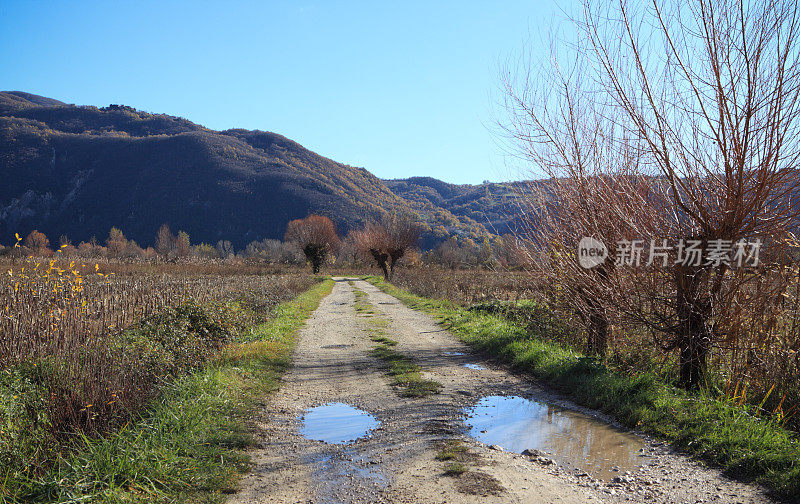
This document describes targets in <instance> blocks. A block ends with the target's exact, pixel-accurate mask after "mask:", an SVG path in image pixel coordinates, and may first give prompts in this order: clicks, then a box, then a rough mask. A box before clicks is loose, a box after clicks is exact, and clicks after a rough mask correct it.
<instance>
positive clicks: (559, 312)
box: [392, 266, 800, 430]
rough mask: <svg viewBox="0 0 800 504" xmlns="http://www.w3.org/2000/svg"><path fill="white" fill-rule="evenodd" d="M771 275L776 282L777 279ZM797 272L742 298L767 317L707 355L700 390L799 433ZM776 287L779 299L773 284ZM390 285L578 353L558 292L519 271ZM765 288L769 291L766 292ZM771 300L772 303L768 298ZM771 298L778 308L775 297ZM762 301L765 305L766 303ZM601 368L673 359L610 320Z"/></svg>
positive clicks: (569, 314)
mask: <svg viewBox="0 0 800 504" xmlns="http://www.w3.org/2000/svg"><path fill="white" fill-rule="evenodd" d="M778 275H780V276H781V278H778ZM797 275H798V273H797V270H796V269H795V270H791V269H787V270H786V271H784V272H775V273H773V274H772V276H770V277H769V278H766V279H765V280H764V282H767V283H769V285H767V286H764V285H760V284H757V283H756V284H754V285H753V286H752V287H750V290H749V291H746V292H745V293H744V294H743V295H747V296H751V297H752V296H761V297H763V298H764V303H762V305H763V306H769V309H768V310H766V309H765V310H764V311H763V312H759V313H750V314H747V313H742V314H740V316H741V320H740V321H739V322H741V324H742V325H743V326H744V327H746V328H747V330H743V331H738V333H737V335H736V338H735V339H731V338H729V339H723V340H721V341H719V342H718V343H717V344H716V345H715V347H714V348H713V350H712V352H711V355H710V358H709V365H710V373H709V378H708V383H707V384H706V385H707V389H709V390H710V391H711V392H712V394H713V395H715V396H718V397H722V398H724V399H725V400H727V401H729V402H731V403H733V404H736V405H751V406H754V407H758V408H759V412H760V414H762V415H765V416H767V417H769V418H774V419H776V420H777V421H779V422H780V423H781V424H782V425H784V426H786V427H789V428H792V429H794V430H798V429H800V387H799V386H798V384H800V323H798V321H800V290H798V282H797V278H798V277H797ZM775 282H780V283H781V286H782V287H781V289H778V290H779V291H780V293H779V294H777V295H776V294H774V292H775V290H776V288H775V287H774V285H773V284H775ZM392 283H394V284H396V285H398V286H400V287H402V288H404V289H406V290H408V291H409V292H412V293H414V294H417V295H419V296H424V297H427V298H433V299H446V300H448V301H451V302H453V303H456V304H459V305H461V306H466V307H469V308H471V309H473V310H476V311H479V312H483V313H495V314H501V315H504V316H505V317H506V318H509V319H512V320H513V321H514V322H516V323H520V324H522V325H523V326H524V327H526V328H527V330H528V332H529V333H530V334H531V335H535V336H536V337H537V338H538V339H542V340H547V341H554V342H557V343H559V344H561V345H564V346H566V347H568V348H572V349H575V350H578V351H583V350H584V346H585V343H586V334H585V331H584V329H583V324H581V321H580V320H579V315H578V314H577V313H576V312H575V311H574V310H572V309H571V308H570V306H571V305H570V303H568V302H566V300H564V299H562V298H561V296H563V295H564V294H563V292H562V290H561V288H560V286H559V285H553V284H550V283H546V282H543V281H541V279H538V278H536V277H535V276H534V275H531V274H529V273H526V272H524V271H497V272H495V271H489V270H482V269H480V270H449V269H446V268H441V267H435V266H422V267H415V268H408V269H401V270H398V271H397V274H396V275H395V277H394V279H393V280H392ZM767 287H769V288H767ZM770 296H771V298H770ZM776 297H778V298H779V299H778V301H777V302H776V301H775V298H776ZM768 298H769V299H768ZM611 329H612V330H611V332H612V339H611V342H610V346H609V354H608V356H607V357H606V361H607V363H609V364H611V365H613V366H614V368H615V369H617V370H620V371H623V372H625V373H628V374H630V375H636V374H641V373H655V374H657V375H659V376H660V377H662V378H663V379H665V380H667V381H671V380H672V379H673V377H674V376H676V374H677V372H676V367H677V355H676V353H675V352H664V351H663V350H662V348H661V347H660V346H659V344H658V342H659V335H658V334H656V333H654V332H653V331H652V330H650V329H648V328H646V327H643V326H641V325H637V324H635V323H632V322H631V321H612V328H611Z"/></svg>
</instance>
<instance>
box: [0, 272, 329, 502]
mask: <svg viewBox="0 0 800 504" xmlns="http://www.w3.org/2000/svg"><path fill="white" fill-rule="evenodd" d="M332 288H333V281H332V280H325V281H323V282H320V283H318V284H316V285H315V286H313V287H312V288H311V289H309V290H307V291H306V292H304V293H303V294H301V295H300V296H298V297H297V298H295V299H294V300H292V301H288V302H285V303H282V304H280V305H278V306H277V307H276V308H275V310H274V311H273V316H272V317H271V318H270V320H268V321H267V322H265V323H263V324H261V325H259V326H257V327H255V328H254V330H253V331H252V332H251V333H250V335H249V337H248V341H244V342H240V343H236V344H232V345H229V346H228V347H226V348H225V349H224V350H223V351H222V352H221V353H220V354H219V356H217V357H216V358H215V359H213V360H212V361H211V363H210V364H209V365H208V366H206V367H205V368H203V369H201V370H200V371H197V372H194V373H192V374H189V375H186V376H184V377H182V378H179V379H178V380H176V381H175V382H173V383H171V384H169V385H167V386H165V388H164V390H163V393H162V394H161V395H160V396H159V397H158V399H157V400H156V401H155V402H154V403H153V404H152V405H151V406H150V407H149V408H148V410H147V411H146V412H144V413H143V414H142V415H141V416H140V417H139V418H138V420H136V421H134V422H130V423H128V424H127V425H125V426H124V427H122V428H120V429H118V430H117V431H115V432H114V433H113V434H111V435H109V436H108V437H105V438H99V439H90V438H87V437H82V438H80V439H78V440H77V441H75V442H74V444H73V445H72V446H69V447H66V449H65V450H64V455H63V457H62V458H61V459H60V460H59V461H58V463H57V464H56V466H55V467H54V469H53V470H51V471H50V472H48V473H46V474H44V475H43V476H41V477H39V478H37V479H36V480H27V481H14V482H8V481H6V482H0V483H2V484H0V502H2V503H6V502H59V503H67V502H107V503H122V502H125V503H131V502H142V503H144V502H147V503H151V502H152V503H167V502H169V503H177V502H192V503H211V502H221V501H222V500H224V496H225V494H226V493H231V492H232V491H234V490H235V486H236V484H237V481H238V479H239V476H240V474H241V473H242V472H244V471H246V470H247V469H248V468H249V460H248V458H247V456H246V455H245V454H243V453H242V451H241V450H242V449H243V448H246V447H249V446H251V444H252V442H253V439H252V438H251V435H250V429H249V428H248V425H247V423H246V419H247V418H248V417H249V416H250V414H251V413H252V412H254V411H255V410H256V409H257V407H258V406H259V405H260V403H261V400H262V398H263V397H264V395H265V394H267V393H269V392H271V391H273V390H275V389H276V388H277V387H278V384H279V380H280V376H281V374H282V373H283V372H284V371H285V370H286V368H287V367H288V366H289V364H290V357H291V352H292V349H293V348H294V344H295V335H296V333H297V330H298V329H299V328H300V327H301V326H302V325H303V323H304V321H305V319H306V318H307V317H308V315H309V314H310V313H311V312H312V311H314V310H315V309H316V307H317V306H318V305H319V302H320V300H321V299H322V298H323V297H325V296H326V295H327V294H328V293H329V292H330V291H331V289H332Z"/></svg>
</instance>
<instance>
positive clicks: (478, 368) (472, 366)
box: [464, 364, 486, 371]
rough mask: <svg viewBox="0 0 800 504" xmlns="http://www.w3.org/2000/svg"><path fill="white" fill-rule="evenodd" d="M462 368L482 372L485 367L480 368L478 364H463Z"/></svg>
mask: <svg viewBox="0 0 800 504" xmlns="http://www.w3.org/2000/svg"><path fill="white" fill-rule="evenodd" d="M464 367H465V368H470V369H475V370H477V371H483V370H484V369H486V368H485V367H483V366H481V365H479V364H464Z"/></svg>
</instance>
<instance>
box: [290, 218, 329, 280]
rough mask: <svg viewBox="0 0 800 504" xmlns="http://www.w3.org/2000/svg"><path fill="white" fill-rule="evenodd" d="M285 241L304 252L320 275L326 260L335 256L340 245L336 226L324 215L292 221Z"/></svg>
mask: <svg viewBox="0 0 800 504" xmlns="http://www.w3.org/2000/svg"><path fill="white" fill-rule="evenodd" d="M284 240H285V241H286V242H288V243H291V244H293V245H295V246H296V247H297V248H299V249H300V250H302V251H303V254H305V256H306V259H307V260H308V262H309V263H311V269H312V270H313V271H314V273H319V269H320V267H322V264H323V263H324V262H325V259H326V258H327V257H328V256H329V255H330V254H335V253H336V252H337V251H338V250H339V245H340V241H339V236H338V235H337V234H336V226H334V225H333V222H331V220H330V219H329V218H327V217H323V216H322V215H309V216H308V217H306V218H305V219H295V220H293V221H290V222H289V224H288V225H287V226H286V235H285V237H284Z"/></svg>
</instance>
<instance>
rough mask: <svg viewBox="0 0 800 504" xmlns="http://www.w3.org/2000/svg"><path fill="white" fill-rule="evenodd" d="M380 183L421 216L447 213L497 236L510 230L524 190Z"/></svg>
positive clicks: (426, 180)
mask: <svg viewBox="0 0 800 504" xmlns="http://www.w3.org/2000/svg"><path fill="white" fill-rule="evenodd" d="M383 182H384V183H385V184H386V186H387V187H388V188H389V190H391V191H392V192H393V193H394V194H396V195H398V196H400V197H401V198H403V199H405V200H406V201H407V202H408V204H409V205H410V206H411V208H412V209H414V210H415V211H417V212H418V213H420V214H421V215H430V216H433V217H432V218H434V219H437V220H442V219H446V218H447V215H448V214H449V215H452V216H454V217H455V218H457V219H460V220H461V221H463V222H467V223H470V224H472V225H479V226H482V227H483V228H485V229H487V230H488V231H489V232H491V233H493V234H498V235H502V234H505V233H508V232H510V231H512V230H513V217H514V216H515V215H517V214H518V213H519V207H518V204H517V196H518V195H519V194H520V192H521V191H524V188H523V187H521V184H523V183H522V182H506V183H492V182H484V183H483V184H480V185H471V184H460V185H457V184H449V183H447V182H442V181H441V180H438V179H435V178H432V177H410V178H407V179H395V180H384V181H383Z"/></svg>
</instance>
